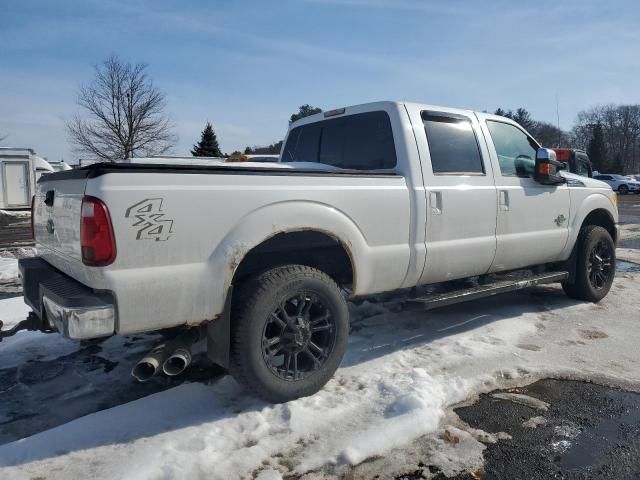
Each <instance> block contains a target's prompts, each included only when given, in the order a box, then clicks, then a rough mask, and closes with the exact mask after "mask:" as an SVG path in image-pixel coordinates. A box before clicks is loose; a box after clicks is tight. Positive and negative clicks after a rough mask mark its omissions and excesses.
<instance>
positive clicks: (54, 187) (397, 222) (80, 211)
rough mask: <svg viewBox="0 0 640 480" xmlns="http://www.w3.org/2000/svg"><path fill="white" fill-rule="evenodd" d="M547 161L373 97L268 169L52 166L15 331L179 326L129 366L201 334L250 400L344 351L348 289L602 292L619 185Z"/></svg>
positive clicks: (301, 126)
mask: <svg viewBox="0 0 640 480" xmlns="http://www.w3.org/2000/svg"><path fill="white" fill-rule="evenodd" d="M561 168H562V167H561V166H560V163H559V162H556V161H555V154H554V153H553V152H552V151H550V150H547V149H544V148H540V147H539V145H538V144H537V143H536V141H535V140H534V139H533V138H532V137H531V136H530V135H529V134H528V133H527V132H526V131H525V130H523V129H522V127H520V126H519V125H518V124H516V123H514V122H513V121H511V120H509V119H506V118H503V117H498V116H494V115H489V114H486V113H479V112H472V111H468V110H459V109H453V108H443V107H436V106H431V105H422V104H415V103H405V102H377V103H369V104H364V105H357V106H352V107H347V108H340V109H337V110H333V111H329V112H324V113H320V114H317V115H313V116H310V117H307V118H304V119H302V120H299V121H297V122H295V123H293V124H292V125H291V127H290V129H289V132H288V135H287V138H286V140H285V142H284V146H283V149H282V153H281V157H280V162H279V163H273V164H265V163H260V164H258V163H250V162H248V163H243V164H229V165H225V164H219V165H213V166H200V165H185V166H176V165H166V164H164V165H150V164H142V165H136V164H131V163H129V164H96V165H91V166H88V167H85V168H80V169H77V170H73V171H67V172H60V173H53V174H50V175H47V176H46V177H43V178H42V179H41V180H40V182H39V184H38V191H37V194H36V196H35V199H34V205H33V223H34V231H35V239H36V243H37V249H38V253H39V257H36V258H33V259H24V260H21V261H20V271H21V275H22V282H23V286H24V296H25V301H26V302H27V304H28V305H30V306H31V308H32V309H33V312H34V314H35V315H33V318H32V319H31V320H32V324H31V325H30V327H31V328H34V324H37V327H38V328H41V329H50V330H51V329H53V330H56V331H57V332H59V333H60V334H62V335H64V336H66V337H69V338H72V339H86V338H95V337H101V336H108V335H113V334H121V335H122V334H131V333H135V332H146V331H155V330H161V329H169V328H170V327H182V328H178V329H172V330H171V331H176V330H178V332H182V333H178V334H177V335H176V337H175V338H174V339H173V340H170V341H168V342H166V343H165V344H163V345H161V346H159V347H158V348H156V349H155V350H154V351H152V352H150V354H149V355H147V356H146V357H145V359H143V361H141V362H140V363H139V364H137V365H136V366H135V368H134V370H133V373H134V375H135V376H136V377H138V378H139V379H141V380H145V379H148V378H149V377H150V376H152V375H154V374H156V373H157V372H160V371H164V372H165V373H166V374H169V375H173V374H177V373H179V372H181V371H182V370H183V369H184V367H186V366H187V365H188V363H189V361H190V346H191V345H192V344H193V342H195V341H197V340H198V339H199V338H202V337H204V336H206V337H207V342H208V355H209V357H210V358H211V359H212V360H213V361H214V362H216V363H218V364H220V365H222V366H224V367H226V368H228V369H229V370H230V372H231V373H232V374H233V375H234V376H235V377H236V378H237V379H238V380H239V381H241V382H242V383H244V384H246V385H247V386H248V387H250V389H252V390H253V391H254V392H255V393H257V394H258V395H260V396H262V397H263V398H266V399H268V400H271V401H286V400H289V399H292V398H296V397H300V396H304V395H310V394H312V393H314V392H316V391H317V390H319V389H320V388H321V387H322V386H323V385H324V384H325V383H326V382H327V381H328V380H329V379H330V378H331V376H332V375H333V373H334V371H335V370H336V368H337V367H338V366H339V364H340V362H341V359H342V356H343V353H344V351H345V348H346V344H347V335H348V332H349V318H348V310H347V299H348V298H349V297H359V296H366V295H371V294H375V293H379V292H388V291H392V290H398V289H407V288H410V287H415V286H419V285H427V284H434V283H441V282H447V281H449V280H454V279H462V278H472V277H479V278H480V281H478V282H477V283H476V284H474V285H473V286H471V287H469V288H467V289H463V290H446V289H445V290H444V293H442V291H441V292H440V293H438V294H432V295H425V296H422V297H417V298H414V299H413V300H414V301H417V302H421V303H423V304H424V305H425V306H426V307H433V306H437V305H446V304H450V303H453V302H456V301H462V300H467V299H473V298H478V297H479V296H484V295H492V294H495V293H499V292H503V291H509V290H514V289H517V288H522V287H525V286H529V285H532V284H535V283H545V282H546V283H549V282H562V285H563V287H564V290H565V291H566V293H567V294H568V295H569V296H571V297H573V298H577V299H582V300H586V301H592V302H597V301H599V300H600V299H602V298H603V297H604V296H605V295H606V294H607V292H608V291H609V288H610V286H611V283H612V281H613V277H614V272H615V242H616V238H617V222H618V213H617V207H616V194H615V193H614V192H613V191H612V190H611V188H610V187H609V186H608V185H607V184H605V183H603V182H600V181H597V180H594V179H590V178H586V177H579V176H576V175H573V174H571V173H567V172H564V171H561ZM522 269H527V271H526V272H525V274H523V275H524V276H520V277H518V276H515V277H514V276H513V275H511V276H508V277H506V278H507V279H506V280H505V279H504V278H502V277H501V276H500V275H499V274H500V273H502V272H514V271H516V270H522ZM514 278H515V279H514ZM457 283H458V284H459V283H460V282H457Z"/></svg>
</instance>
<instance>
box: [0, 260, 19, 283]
mask: <svg viewBox="0 0 640 480" xmlns="http://www.w3.org/2000/svg"><path fill="white" fill-rule="evenodd" d="M18 273H19V272H18V259H17V258H4V257H0V283H9V282H17V281H18Z"/></svg>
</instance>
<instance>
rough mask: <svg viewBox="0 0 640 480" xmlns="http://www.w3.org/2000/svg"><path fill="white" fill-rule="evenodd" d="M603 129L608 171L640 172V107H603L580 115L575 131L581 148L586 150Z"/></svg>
mask: <svg viewBox="0 0 640 480" xmlns="http://www.w3.org/2000/svg"><path fill="white" fill-rule="evenodd" d="M596 126H599V127H598V128H601V129H602V133H603V137H604V144H605V149H606V151H607V156H606V162H605V164H604V166H603V168H605V169H606V170H607V171H610V172H613V173H618V172H629V173H636V172H638V170H639V169H640V105H614V104H609V105H599V106H596V107H592V108H589V109H588V110H584V111H581V112H579V113H578V118H577V120H576V124H575V126H574V127H573V132H572V133H573V137H574V139H575V140H574V141H575V143H576V144H577V145H579V146H581V147H582V148H585V147H587V146H588V145H589V143H590V142H591V140H592V139H593V136H594V128H595V127H596Z"/></svg>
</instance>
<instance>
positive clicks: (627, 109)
mask: <svg viewBox="0 0 640 480" xmlns="http://www.w3.org/2000/svg"><path fill="white" fill-rule="evenodd" d="M77 104H78V106H79V107H80V108H81V110H82V112H83V114H82V115H80V114H79V115H76V116H75V117H73V118H72V119H71V120H70V121H68V122H67V124H66V127H67V132H68V135H69V139H70V141H71V143H72V144H73V146H74V149H75V150H76V152H77V153H78V154H80V155H83V156H88V157H89V158H92V159H97V160H102V161H117V160H120V159H126V158H132V157H134V156H152V155H159V154H163V153H166V152H167V151H168V150H169V149H170V148H172V147H173V146H174V145H175V143H176V140H177V137H176V135H175V134H174V126H173V124H172V123H171V121H170V119H169V117H168V116H167V115H166V114H165V108H166V97H165V94H164V93H163V92H162V91H160V90H159V89H158V88H157V87H156V86H155V85H154V84H153V82H152V80H151V79H150V77H149V75H148V73H147V65H146V64H144V63H137V64H135V65H134V64H131V63H129V62H125V61H123V60H121V59H120V58H118V57H117V56H115V55H114V56H111V57H109V58H108V59H107V60H105V61H104V62H103V63H102V64H101V65H98V66H96V67H95V76H94V79H93V81H92V82H91V83H89V84H88V85H83V86H81V87H80V88H79V90H78V93H77ZM319 112H322V109H320V108H318V107H314V106H311V105H309V104H305V105H301V106H300V107H299V108H298V111H296V112H294V113H293V114H292V115H291V116H290V118H289V123H292V122H294V121H296V120H299V119H301V118H304V117H306V116H309V115H314V114H316V113H319ZM495 114H496V115H501V116H504V117H507V118H511V119H513V120H515V121H516V122H518V123H519V124H520V125H522V126H523V127H524V128H525V129H526V130H527V131H528V132H529V133H531V134H532V135H533V136H534V137H535V138H536V140H538V142H540V143H541V144H542V145H543V146H546V147H557V146H561V147H571V148H579V149H582V150H586V151H587V153H588V154H589V157H590V158H591V161H592V162H593V165H594V169H595V170H598V171H601V172H608V173H638V172H640V105H614V104H609V105H602V106H595V107H591V108H589V109H587V110H583V111H581V112H579V113H578V115H577V119H576V122H575V124H574V126H573V128H572V129H571V130H570V131H564V130H562V129H560V128H558V127H557V126H555V125H553V124H551V123H549V122H545V121H540V120H535V119H533V118H532V116H531V114H530V113H529V112H528V111H527V110H526V109H525V108H523V107H520V108H517V109H516V110H504V109H502V108H498V109H497V110H496V111H495ZM1 139H2V135H0V140H1ZM281 148H282V141H276V142H273V143H271V144H269V145H265V146H256V145H250V146H247V147H246V148H245V149H244V151H243V152H240V151H235V152H232V155H241V154H243V153H244V154H245V155H251V154H258V155H260V154H264V155H266V154H279V153H280V150H281ZM191 154H192V155H194V156H199V157H224V156H227V154H224V153H223V152H222V150H221V149H220V145H219V142H218V138H217V135H216V133H215V130H214V128H213V125H212V124H211V123H210V122H206V124H205V127H204V129H203V130H202V132H201V134H200V139H199V141H198V142H197V143H196V144H195V145H194V146H193V148H192V150H191Z"/></svg>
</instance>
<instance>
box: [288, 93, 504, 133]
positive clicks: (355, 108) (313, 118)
mask: <svg viewBox="0 0 640 480" xmlns="http://www.w3.org/2000/svg"><path fill="white" fill-rule="evenodd" d="M404 106H406V107H408V108H419V109H422V110H436V111H438V110H445V111H447V112H451V113H458V114H462V115H473V114H474V113H475V111H474V110H468V109H464V108H452V107H445V106H442V105H430V104H427V103H418V102H398V101H390V100H383V101H379V102H367V103H361V104H358V105H349V106H345V107H337V108H338V109H342V108H344V113H340V114H338V115H336V117H340V116H343V115H350V114H354V113H361V112H366V111H373V110H385V109H388V108H389V107H396V108H397V107H401V108H402V107H404ZM332 110H334V109H333V108H332V109H329V110H327V111H323V112H320V113H316V114H314V115H309V116H308V117H304V118H301V119H300V120H296V121H295V122H293V123H292V124H291V125H290V126H289V128H290V129H291V128H294V127H298V126H300V125H305V124H307V123H314V122H317V121H320V120H324V119H325V118H327V117H325V114H326V113H327V112H331V111H332ZM487 115H489V116H490V117H495V118H497V119H502V118H503V117H499V116H497V115H491V114H487ZM330 118H331V117H330ZM504 120H505V121H507V122H510V123H511V122H512V120H510V119H508V118H506V117H504Z"/></svg>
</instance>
